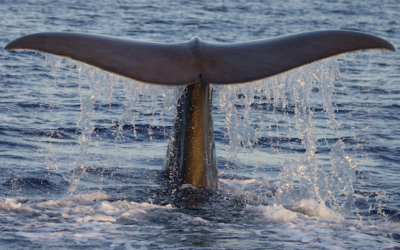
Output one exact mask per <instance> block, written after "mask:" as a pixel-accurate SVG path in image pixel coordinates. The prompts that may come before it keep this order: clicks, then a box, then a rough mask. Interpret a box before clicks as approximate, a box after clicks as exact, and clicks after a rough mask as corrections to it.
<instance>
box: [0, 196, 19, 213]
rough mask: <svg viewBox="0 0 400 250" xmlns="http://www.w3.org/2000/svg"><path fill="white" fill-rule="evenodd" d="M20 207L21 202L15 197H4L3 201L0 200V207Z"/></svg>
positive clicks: (7, 208) (11, 208)
mask: <svg viewBox="0 0 400 250" xmlns="http://www.w3.org/2000/svg"><path fill="white" fill-rule="evenodd" d="M19 208H21V203H18V202H17V200H16V199H13V198H6V199H5V200H4V202H0V209H5V210H16V209H19Z"/></svg>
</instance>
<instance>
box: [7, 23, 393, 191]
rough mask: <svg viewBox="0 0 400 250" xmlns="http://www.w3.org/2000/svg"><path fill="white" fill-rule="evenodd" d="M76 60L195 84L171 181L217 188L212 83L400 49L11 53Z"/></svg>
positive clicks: (91, 45) (335, 46)
mask: <svg viewBox="0 0 400 250" xmlns="http://www.w3.org/2000/svg"><path fill="white" fill-rule="evenodd" d="M5 49H6V50H10V49H32V50H39V51H44V52H47V53H51V54H55V55H59V56H65V57H70V58H72V59H75V60H78V61H81V62H84V63H87V64H91V65H93V66H96V67H98V68H100V69H103V70H106V71H109V72H112V73H116V74H119V75H122V76H125V77H128V78H131V79H134V80H137V81H141V82H146V83H152V84H162V85H170V86H177V85H188V86H186V87H185V88H184V90H183V92H182V94H181V96H180V98H179V100H178V103H177V113H176V117H175V122H174V130H173V133H172V138H171V140H170V142H169V143H168V150H167V157H166V159H165V163H164V176H165V178H166V179H167V180H168V181H169V183H170V184H169V186H170V187H175V186H178V187H181V186H190V187H195V188H202V189H203V188H208V187H211V188H217V186H218V176H217V172H218V168H217V161H216V155H215V144H214V136H213V121H212V114H211V111H212V90H211V87H210V85H209V84H210V83H212V84H234V83H245V82H251V81H255V80H259V79H262V78H266V77H270V76H273V75H276V74H279V73H282V72H285V71H288V70H291V69H294V68H297V67H300V66H302V65H305V64H308V63H312V62H315V61H317V60H321V59H324V58H327V57H330V56H335V55H338V54H342V53H346V52H351V51H356V50H367V49H386V50H391V51H394V50H395V49H394V47H393V45H391V44H390V43H389V42H387V41H385V40H383V39H381V38H379V37H376V36H372V35H369V34H365V33H360V32H354V31H344V30H326V31H313V32H306V33H299V34H293V35H287V36H280V37H275V38H271V39H264V40H256V41H250V42H244V43H226V44H219V43H208V42H204V41H202V40H200V39H199V38H197V37H195V38H193V39H192V40H190V41H188V42H182V43H169V44H167V43H151V42H143V41H137V40H130V39H122V38H116V37H111V36H99V35H89V34H78V33H37V34H33V35H28V36H24V37H21V38H18V39H16V40H14V41H12V42H11V43H9V44H8V45H7V46H6V47H5Z"/></svg>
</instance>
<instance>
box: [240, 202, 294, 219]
mask: <svg viewBox="0 0 400 250" xmlns="http://www.w3.org/2000/svg"><path fill="white" fill-rule="evenodd" d="M246 209H247V210H250V211H258V212H261V213H263V215H264V216H265V218H266V219H267V220H268V221H275V222H289V221H294V220H296V219H297V214H296V213H294V212H292V211H290V210H287V209H286V208H284V207H283V206H282V205H276V204H273V205H272V206H263V205H259V206H256V207H253V206H246Z"/></svg>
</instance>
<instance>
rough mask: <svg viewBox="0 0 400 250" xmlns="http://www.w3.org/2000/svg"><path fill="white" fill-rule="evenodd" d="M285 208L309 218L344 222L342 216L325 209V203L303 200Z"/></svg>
mask: <svg viewBox="0 0 400 250" xmlns="http://www.w3.org/2000/svg"><path fill="white" fill-rule="evenodd" d="M286 208H288V209H290V210H292V211H295V212H299V213H302V214H306V215H309V216H318V217H323V218H328V219H332V220H344V218H343V216H342V215H340V214H338V213H336V212H335V211H333V210H331V209H329V208H328V207H326V205H325V203H319V202H317V201H315V200H313V199H303V200H300V201H298V202H295V203H293V204H291V205H289V206H286Z"/></svg>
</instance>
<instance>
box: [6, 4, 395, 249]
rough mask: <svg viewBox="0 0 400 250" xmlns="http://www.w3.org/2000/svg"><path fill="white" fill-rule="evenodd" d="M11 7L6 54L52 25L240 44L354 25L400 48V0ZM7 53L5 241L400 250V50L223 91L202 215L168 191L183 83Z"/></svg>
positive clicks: (19, 245) (21, 244)
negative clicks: (213, 186)
mask: <svg viewBox="0 0 400 250" xmlns="http://www.w3.org/2000/svg"><path fill="white" fill-rule="evenodd" d="M0 14H1V18H0V22H1V25H0V29H1V31H2V33H1V34H2V35H1V36H0V47H1V48H4V46H5V45H6V44H7V43H9V42H10V41H12V40H13V39H15V38H18V37H20V36H23V35H28V34H31V33H35V32H44V31H65V32H82V33H94V34H103V35H114V36H120V37H125V38H131V39H138V40H146V41H154V42H180V41H186V40H189V39H191V38H192V37H193V36H199V37H200V38H201V39H203V40H205V41H210V42H241V41H247V40H254V39H262V38H268V37H273V36H278V35H285V34H290V33H296V32H302V31H309V30H320V29H347V30H356V31H362V32H367V33H370V34H373V35H376V36H379V37H382V38H384V39H386V40H388V41H390V42H391V43H392V44H393V45H394V46H395V48H396V49H397V50H399V44H400V35H399V34H400V22H399V21H398V20H400V2H399V1H397V0H392V1H380V2H373V1H328V2H320V1H309V2H302V1H295V0H290V1H252V2H249V1H240V0H234V1H174V2H167V1H135V2H131V1H116V2H108V1H92V2H90V1H75V2H73V1H65V2H64V1H58V2H53V1H1V0H0ZM0 53H1V54H0V72H1V73H0V76H1V78H0V96H1V99H0V102H1V104H0V105H1V108H0V116H1V119H0V163H1V164H0V248H4V249H43V248H50V249H84V248H89V249H197V248H199V249H200V248H201V249H244V248H246V249H265V248H278V249H283V248H294V249H300V248H321V249H328V248H329V249H331V248H336V249H341V248H345V249H346V248H352V249H354V248H357V249H371V248H373V249H383V248H396V247H400V226H399V220H400V214H399V212H400V185H399V182H398V180H399V179H400V174H399V160H400V159H399V154H400V146H399V145H400V144H399V143H400V129H399V126H398V124H399V117H400V102H399V97H400V87H399V85H400V73H399V72H400V60H399V59H400V56H399V53H398V52H395V53H392V52H381V51H369V52H359V53H353V54H348V55H345V56H341V57H339V58H337V59H335V58H334V59H331V60H330V61H328V62H321V63H319V64H317V65H314V66H312V65H310V66H308V67H306V68H302V69H298V70H297V71H295V72H291V73H290V72H289V73H288V74H285V75H284V76H279V77H276V78H273V79H269V80H267V81H264V82H261V83H255V84H253V85H251V86H241V87H235V88H232V89H228V88H225V89H224V88H218V87H216V88H215V94H214V100H215V101H214V109H213V117H214V123H215V124H214V125H215V140H216V146H217V156H218V159H217V160H218V166H219V172H220V174H219V178H220V184H221V185H220V186H221V187H220V189H219V190H217V191H215V193H214V195H212V196H211V197H209V198H204V199H203V200H200V201H199V202H200V203H201V204H202V206H198V207H194V208H193V207H191V204H188V203H187V202H186V201H185V200H182V199H181V196H180V194H179V193H178V194H177V193H173V194H171V193H170V192H168V191H166V190H164V189H163V188H162V187H161V184H160V183H161V182H162V179H161V168H162V164H163V160H164V156H165V154H166V152H165V151H166V145H167V141H168V138H169V133H170V130H171V126H172V121H173V114H174V106H173V104H174V102H173V101H174V98H176V96H175V92H177V91H178V90H173V89H172V90H171V89H164V88H157V87H154V86H150V87H149V86H147V85H143V84H140V83H135V82H133V81H127V80H124V79H121V78H116V77H115V76H110V75H109V74H108V73H107V74H106V73H102V72H101V71H99V70H94V69H93V68H90V67H89V68H83V71H84V72H83V74H79V73H78V72H77V70H79V69H80V68H81V67H82V65H81V64H76V63H74V62H72V61H65V60H63V59H61V58H54V57H51V56H48V55H46V54H44V53H41V52H35V51H8V52H5V51H3V50H0ZM266 56H268V55H266ZM55 66H56V68H54V67H55ZM321 72H322V73H323V72H328V73H327V74H325V78H324V77H322V78H321V76H323V74H322V73H321ZM314 76H318V77H320V80H316V78H313V77H314ZM288 79H289V80H288ZM298 80H301V81H303V82H304V83H305V84H304V86H305V87H302V88H300V87H298V86H300V84H299V85H296V83H300V82H299V81H298ZM285 84H286V85H285ZM273 88H274V90H271V91H270V89H273ZM261 89H262V90H265V91H264V92H261V91H259V90H261ZM296 93H302V94H301V95H300V97H298V98H297V97H295V94H296ZM323 93H328V94H326V95H325V96H323ZM163 94H165V96H163ZM269 95H270V96H269ZM92 96H94V97H95V98H94V99H91V97H92ZM305 97H310V98H309V99H308V101H307V102H305V104H306V110H308V111H307V112H306V113H305V114H299V113H298V112H296V108H298V107H299V106H298V105H299V103H300V101H301V100H305V99H304V98H305ZM302 98H303V99H302ZM327 98H328V99H327ZM329 98H331V100H332V101H329ZM91 100H94V102H91ZM229 104H234V105H231V106H229ZM324 104H325V105H327V104H329V105H331V106H329V105H328V106H327V107H328V108H326V107H325V106H324ZM332 104H333V105H332ZM82 110H83V111H82ZM309 111H311V112H309ZM304 119H310V123H309V124H303V123H301V122H300V121H302V120H304ZM328 121H331V122H333V123H329V122H328ZM335 122H336V123H335ZM332 124H333V125H332ZM335 124H337V125H335ZM305 131H308V132H305ZM302 142H303V144H302ZM306 142H308V144H306ZM286 184H287V185H286Z"/></svg>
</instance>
